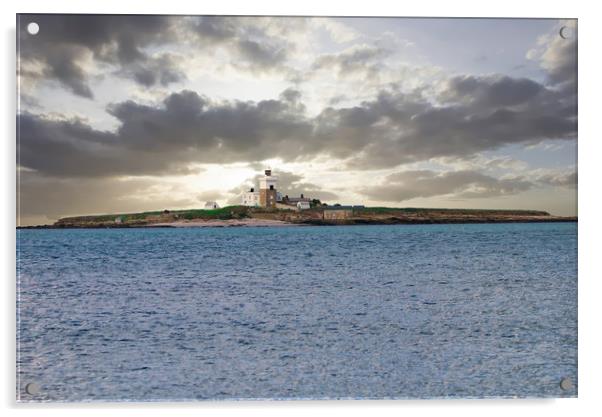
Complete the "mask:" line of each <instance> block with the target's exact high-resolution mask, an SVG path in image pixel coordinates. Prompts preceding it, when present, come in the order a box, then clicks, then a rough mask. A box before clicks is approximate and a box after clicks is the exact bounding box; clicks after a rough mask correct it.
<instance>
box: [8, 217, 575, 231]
mask: <svg viewBox="0 0 602 417" xmlns="http://www.w3.org/2000/svg"><path fill="white" fill-rule="evenodd" d="M577 222H578V219H577V217H552V216H550V217H548V218H531V219H464V220H459V219H455V220H452V219H447V220H445V219H440V220H437V219H420V220H418V219H413V220H405V221H404V220H403V219H396V220H395V221H393V220H388V221H378V220H360V219H349V220H346V221H323V220H322V221H320V220H313V221H311V220H308V221H304V222H286V221H280V220H261V219H246V220H206V221H176V222H166V223H153V224H135V225H130V224H111V225H109V224H105V225H56V224H54V225H39V226H17V229H156V228H207V227H208V228H220V227H225V228H232V227H299V226H361V225H364V226H377V225H392V226H395V225H428V224H433V225H434V224H495V223H577Z"/></svg>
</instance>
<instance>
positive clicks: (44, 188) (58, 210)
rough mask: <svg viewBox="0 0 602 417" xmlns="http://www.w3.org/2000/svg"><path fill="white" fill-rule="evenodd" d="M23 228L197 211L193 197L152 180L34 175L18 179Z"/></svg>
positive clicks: (23, 173)
mask: <svg viewBox="0 0 602 417" xmlns="http://www.w3.org/2000/svg"><path fill="white" fill-rule="evenodd" d="M19 179H20V181H19V199H18V201H19V207H18V215H19V221H20V224H39V223H40V222H42V223H51V222H54V221H56V220H57V219H59V218H61V217H65V216H72V215H81V214H82V213H86V214H103V213H128V212H129V213H131V212H139V211H154V210H163V209H171V208H182V207H196V206H198V201H196V199H194V198H193V197H192V196H191V197H189V198H187V197H184V198H182V197H179V196H177V195H176V196H174V194H173V193H166V192H164V190H162V189H161V187H158V186H157V184H158V181H157V180H154V179H151V178H144V179H143V178H135V179H121V180H116V179H115V178H86V179H81V178H76V179H73V178H49V177H44V176H41V175H39V174H38V173H35V172H23V171H22V172H21V173H20V175H19Z"/></svg>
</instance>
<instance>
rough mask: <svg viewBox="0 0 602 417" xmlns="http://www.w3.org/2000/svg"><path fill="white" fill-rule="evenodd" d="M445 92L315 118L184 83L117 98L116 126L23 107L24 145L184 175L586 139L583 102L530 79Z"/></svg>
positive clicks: (49, 169)
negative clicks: (580, 135)
mask: <svg viewBox="0 0 602 417" xmlns="http://www.w3.org/2000/svg"><path fill="white" fill-rule="evenodd" d="M436 99H438V100H439V101H440V103H437V102H436V101H433V100H432V99H431V100H429V99H427V98H425V97H424V95H422V94H421V92H420V91H418V92H414V93H409V94H407V93H401V92H395V91H385V92H381V93H380V94H379V95H378V96H377V97H376V98H375V99H374V100H371V101H365V102H363V103H361V104H360V105H358V106H353V107H346V108H338V109H334V108H332V107H327V108H325V109H324V110H322V111H321V112H320V113H319V114H318V115H317V116H316V117H308V116H307V115H306V114H305V106H304V105H303V103H302V97H301V95H300V93H299V92H298V91H297V90H294V89H287V90H285V91H284V92H283V93H282V94H281V95H280V97H279V98H278V99H272V100H262V101H257V102H251V101H247V102H243V101H220V102H214V101H212V100H211V99H210V98H208V97H205V96H201V95H199V94H198V93H196V92H193V91H189V90H184V91H181V92H179V93H172V94H170V95H168V96H167V97H166V98H165V99H164V100H163V101H162V102H161V103H158V104H155V105H151V104H140V103H136V102H134V101H125V102H121V103H116V104H113V105H111V106H110V107H109V109H108V111H109V113H110V114H111V115H113V116H114V117H115V118H116V119H117V120H118V122H119V127H118V129H117V130H116V131H115V132H105V131H99V130H95V129H93V128H92V127H90V126H89V125H88V124H87V123H86V122H85V121H83V120H79V119H60V118H58V119H57V118H56V117H54V118H52V117H47V116H40V115H34V114H30V113H24V114H21V115H19V118H18V121H19V132H20V146H19V154H20V161H21V164H22V166H24V167H27V168H31V169H34V170H39V171H40V172H44V173H46V174H48V175H54V176H103V175H104V176H108V175H119V174H122V175H126V174H128V175H139V174H157V173H165V172H172V173H173V172H182V170H185V169H186V168H185V167H186V166H187V164H190V163H232V162H251V161H262V160H266V159H270V158H280V159H282V160H284V161H294V160H301V159H311V158H314V157H317V156H319V155H321V156H324V155H328V156H329V157H331V158H334V159H341V160H344V161H345V162H344V164H345V166H346V167H347V168H354V169H381V168H387V167H394V166H398V165H401V164H407V163H414V162H419V161H425V160H429V159H432V158H441V157H456V158H466V157H468V156H471V155H474V154H476V153H479V152H481V151H485V150H494V149H498V148H500V147H502V146H505V145H510V144H524V145H533V144H535V143H538V142H541V141H543V140H548V139H559V140H567V139H576V135H577V122H576V107H575V106H574V105H573V104H574V103H571V102H570V100H569V102H567V100H566V99H565V95H563V93H562V92H559V91H554V90H550V89H547V88H546V87H544V86H542V85H539V84H537V83H535V82H533V81H530V80H524V79H509V78H508V77H499V76H490V77H463V78H454V79H451V80H450V81H449V82H448V83H446V84H445V85H444V87H443V89H442V90H441V91H440V92H439V95H438V97H436Z"/></svg>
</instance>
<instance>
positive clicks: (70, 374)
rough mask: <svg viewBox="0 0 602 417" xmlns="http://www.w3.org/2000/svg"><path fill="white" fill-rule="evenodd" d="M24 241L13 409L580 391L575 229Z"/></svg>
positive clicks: (80, 234) (56, 235)
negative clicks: (565, 382)
mask: <svg viewBox="0 0 602 417" xmlns="http://www.w3.org/2000/svg"><path fill="white" fill-rule="evenodd" d="M17 233H18V236H17V238H18V248H17V249H18V250H17V256H18V291H19V293H18V306H17V307H18V312H17V313H18V314H17V318H18V347H19V352H18V358H17V359H18V364H17V365H18V375H17V384H18V387H17V391H18V392H17V395H18V396H19V397H20V399H21V400H23V401H30V400H34V401H37V400H42V401H44V400H59V401H80V400H191V399H234V398H237V399H238V398H349V397H352V398H358V397H362V398H390V397H393V398H416V397H417V398H429V397H489V396H520V397H524V396H527V397H532V396H536V397H550V396H556V397H558V396H575V395H576V392H577V388H576V382H577V381H576V378H577V264H576V261H577V259H576V254H577V227H576V224H570V223H557V224H553V223H549V224H492V225H486V224H483V225H417V226H403V225H401V226H348V227H284V228H202V229H200V228H199V229H130V230H127V229H113V230H110V229H107V230H20V231H18V232H17ZM563 377H570V378H571V379H572V381H573V387H572V388H571V389H569V390H568V391H563V390H561V388H560V386H559V382H560V380H561V378H563ZM30 382H35V383H37V384H38V385H39V387H40V393H39V394H37V395H34V396H31V395H29V394H27V393H26V392H25V389H24V387H25V385H26V384H27V383H30Z"/></svg>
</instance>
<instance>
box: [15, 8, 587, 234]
mask: <svg viewBox="0 0 602 417" xmlns="http://www.w3.org/2000/svg"><path fill="white" fill-rule="evenodd" d="M30 22H36V23H38V25H39V32H38V33H37V34H36V35H31V34H29V33H28V32H27V25H28V24H29V23H30ZM562 27H567V28H569V29H571V31H568V30H567V31H566V32H564V33H570V34H571V35H572V36H570V37H568V39H565V38H563V37H561V36H560V29H561V28H562ZM576 29H577V27H576V21H575V20H558V19H442V18H436V19H435V18H433V19H425V18H393V17H385V18H325V17H314V18H312V17H221V16H150V15H149V16H123V15H121V16H120V15H20V16H19V25H18V28H17V31H18V51H17V52H18V60H17V66H18V68H17V77H18V78H17V79H18V114H17V136H18V137H17V180H18V187H17V193H18V198H17V201H18V206H19V207H18V212H17V215H18V219H17V224H18V225H36V224H49V223H52V222H54V221H56V220H57V219H58V218H61V217H65V216H73V215H82V214H102V213H127V212H137V211H149V210H163V209H186V208H199V207H203V206H204V204H205V202H206V201H217V202H218V203H219V204H220V205H222V206H223V205H229V204H240V201H241V193H242V192H243V191H244V190H245V189H246V188H248V187H251V186H253V185H254V183H255V181H256V179H257V176H258V174H259V173H261V172H262V171H263V170H264V169H266V168H271V169H272V171H273V172H274V175H277V176H278V178H279V185H278V189H279V190H280V191H281V192H282V193H283V194H288V195H290V196H297V195H299V194H301V193H303V194H304V195H305V196H309V197H312V198H318V199H320V200H322V201H323V202H326V203H330V204H334V203H341V204H363V205H366V206H389V207H450V208H500V209H506V208H509V209H537V210H545V211H548V212H550V213H552V214H555V215H576V214H577V212H576V211H577V71H576V70H577V34H576Z"/></svg>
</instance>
